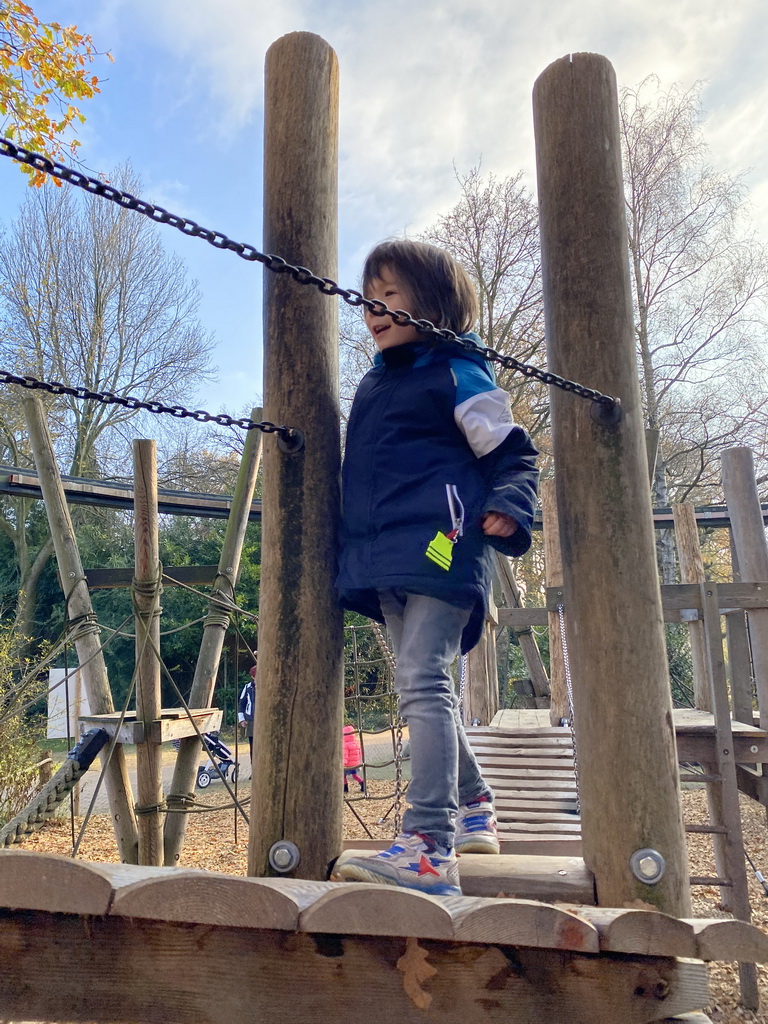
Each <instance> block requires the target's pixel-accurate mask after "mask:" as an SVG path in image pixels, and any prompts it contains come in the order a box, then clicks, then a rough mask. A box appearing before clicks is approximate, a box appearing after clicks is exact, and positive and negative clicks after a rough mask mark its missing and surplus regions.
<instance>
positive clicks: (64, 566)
mask: <svg viewBox="0 0 768 1024" xmlns="http://www.w3.org/2000/svg"><path fill="white" fill-rule="evenodd" d="M21 401H22V404H23V406H24V416H25V418H26V421H27V426H28V428H29V439H30V443H31V445H32V454H33V456H34V459H35V466H36V467H37V473H38V476H39V478H40V490H41V491H42V494H43V501H44V502H45V512H46V515H47V516H48V525H49V527H50V530H51V536H52V538H53V545H54V549H55V551H56V561H57V563H58V566H59V575H60V577H61V581H62V587H63V589H64V594H65V597H66V610H67V616H68V618H69V620H70V622H71V621H79V622H80V623H81V624H85V623H88V622H95V619H96V617H95V615H94V614H93V606H92V604H91V595H90V594H89V592H88V584H87V583H86V581H85V576H84V575H83V563H82V562H81V560H80V552H79V551H78V548H77V540H76V539H75V531H74V528H73V526H72V520H71V518H70V515H69V508H68V506H67V499H66V498H65V496H64V488H63V486H62V483H61V475H60V474H59V468H58V466H57V465H56V458H55V456H54V454H53V446H52V444H51V437H50V434H49V432H48V424H47V423H46V419H45V412H44V410H43V407H42V405H41V403H40V401H39V400H38V399H37V398H36V397H35V396H34V395H31V394H29V393H26V394H24V395H22V396H21ZM75 649H76V651H77V658H78V661H79V662H80V665H81V669H80V671H81V672H82V673H83V681H84V683H85V692H86V693H87V694H88V704H89V706H90V709H91V714H92V715H109V714H112V712H114V710H115V706H114V704H113V702H112V692H111V691H110V688H109V679H108V678H107V666H106V664H105V662H104V655H103V653H102V650H101V641H100V639H99V631H98V628H93V629H90V628H85V629H83V628H82V625H81V627H80V628H79V629H78V631H77V633H76V639H75ZM99 756H100V757H101V759H102V762H103V761H104V759H105V758H106V749H105V750H104V751H102V753H101V754H100V755H99ZM104 782H105V785H106V789H107V797H108V799H109V808H110V812H111V814H112V826H113V828H114V830H115V839H116V840H117V848H118V851H119V853H120V858H121V860H123V861H124V862H125V863H126V864H135V863H136V862H137V859H138V838H137V832H136V816H135V814H134V810H133V794H132V792H131V780H130V777H129V775H128V769H127V767H126V763H125V755H124V753H123V748H122V747H121V746H120V745H119V744H118V745H117V746H116V747H115V749H114V751H113V752H112V756H111V758H110V759H109V762H108V764H107V766H106V768H105V770H104Z"/></svg>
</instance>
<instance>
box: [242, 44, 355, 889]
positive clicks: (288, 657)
mask: <svg viewBox="0 0 768 1024" xmlns="http://www.w3.org/2000/svg"><path fill="white" fill-rule="evenodd" d="M338 84H339V83H338V62H337V59H336V54H335V53H334V52H333V50H332V49H331V47H330V46H329V45H328V44H327V43H326V42H325V41H324V40H323V39H321V38H320V37H319V36H316V35H313V34H311V33H309V32H293V33H291V34H289V35H286V36H283V37H282V38H281V39H278V40H277V42H275V43H273V44H272V46H271V47H270V48H269V50H268V51H267V58H266V70H265V100H264V247H265V249H266V251H267V252H278V253H283V254H284V255H285V256H287V257H290V258H293V259H295V260H297V262H299V263H301V264H302V265H303V266H308V267H312V268H314V269H315V270H316V271H317V272H319V273H322V274H323V275H325V276H329V277H335V275H336V266H337V223H336V222H337V149H338V141H337V138H338ZM337 321H338V315H337V306H336V302H335V300H333V299H330V298H329V297H328V296H326V295H322V294H320V292H319V291H318V290H317V289H315V288H307V287H304V288H302V287H301V286H299V285H297V284H296V282H294V281H293V280H291V279H289V278H288V276H287V275H285V274H282V275H277V274H265V276H264V401H265V415H266V417H267V419H269V420H271V421H272V422H278V423H290V424H292V425H293V424H296V425H297V426H298V427H300V428H301V430H302V431H303V432H304V436H305V439H306V444H305V447H304V448H303V449H302V450H301V451H299V452H297V453H295V454H286V453H285V452H284V451H282V450H281V449H280V448H279V446H278V445H277V444H276V443H270V444H268V445H266V446H265V451H264V518H263V539H262V571H261V599H260V619H259V685H258V687H257V695H256V719H255V729H254V743H253V746H254V770H253V789H252V802H251V815H250V817H251V827H250V842H249V854H248V873H249V874H251V875H259V876H261V875H269V874H272V873H273V872H274V869H273V868H272V866H271V865H270V862H269V851H270V848H271V847H272V845H273V844H274V843H275V842H277V841H279V840H289V841H291V842H293V843H294V844H295V845H296V846H297V847H298V849H299V852H300V856H301V862H300V864H299V866H298V868H297V869H296V870H297V872H298V875H299V876H301V877H309V878H324V877H325V875H326V872H327V869H328V864H329V863H330V861H331V860H333V858H334V857H335V856H336V855H337V854H338V853H339V851H340V849H341V829H342V810H343V800H342V797H343V793H342V788H341V786H340V785H339V779H340V772H341V730H342V719H343V698H344V687H343V619H342V612H341V609H340V607H339V604H338V601H337V598H336V594H335V592H334V589H333V581H334V576H335V565H336V545H337V537H338V523H339V514H340V495H339V476H340V461H341V454H340V453H341V445H340V439H339V420H340V413H339V388H338V353H339V337H338V324H337ZM310 325H311V328H310Z"/></svg>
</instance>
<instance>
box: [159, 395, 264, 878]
mask: <svg viewBox="0 0 768 1024" xmlns="http://www.w3.org/2000/svg"><path fill="white" fill-rule="evenodd" d="M251 419H252V420H255V421H256V422H261V419H262V410H261V409H260V408H255V409H252V410H251ZM262 440H263V434H262V433H261V431H259V430H250V431H249V432H248V434H247V436H246V439H245V446H244V448H243V457H242V459H241V460H240V468H239V470H238V473H237V482H236V484H235V494H234V497H233V498H232V514H231V515H230V517H229V519H228V520H227V529H226V532H225V534H224V541H223V543H222V545H221V555H220V557H219V564H218V566H217V568H216V576H215V579H214V581H213V587H212V591H211V594H210V596H209V598H208V613H207V615H206V617H205V621H204V623H203V636H202V639H201V641H200V651H199V653H198V656H197V662H196V663H195V674H194V677H193V679H192V686H191V688H190V692H189V703H190V704H196V705H203V706H207V705H210V704H212V703H213V691H214V687H215V685H216V677H217V675H218V671H219V662H220V661H221V652H222V649H223V647H224V636H225V634H226V631H227V629H228V628H229V623H230V619H231V616H230V613H229V609H228V608H227V606H226V605H227V603H229V604H230V605H234V603H235V583H236V580H237V577H238V574H239V570H240V557H241V555H242V551H243V544H244V543H245V531H246V529H247V527H248V508H249V507H250V504H251V502H252V500H253V492H254V489H255V487H256V479H257V477H258V474H259V466H260V465H261V452H262ZM248 667H249V668H250V665H249V666H248ZM235 692H236V693H237V690H236V691H235ZM200 749H201V744H200V740H199V739H198V738H197V736H195V735H192V734H191V733H189V734H188V738H187V739H185V740H184V741H183V742H182V743H181V744H180V746H179V752H178V754H177V756H176V764H175V766H174V769H173V779H172V780H171V785H170V790H169V793H168V806H169V807H170V808H171V809H172V811H171V813H170V814H169V815H168V816H167V819H166V822H165V833H164V840H165V855H164V856H165V863H166V864H169V865H171V866H173V865H175V864H177V863H178V860H179V857H180V856H181V849H182V846H183V843H184V835H185V832H186V827H187V817H188V816H187V815H186V814H180V813H178V812H179V811H180V810H181V809H182V808H185V807H186V806H187V797H188V794H189V793H193V792H194V789H195V778H196V774H197V766H198V764H199V760H200Z"/></svg>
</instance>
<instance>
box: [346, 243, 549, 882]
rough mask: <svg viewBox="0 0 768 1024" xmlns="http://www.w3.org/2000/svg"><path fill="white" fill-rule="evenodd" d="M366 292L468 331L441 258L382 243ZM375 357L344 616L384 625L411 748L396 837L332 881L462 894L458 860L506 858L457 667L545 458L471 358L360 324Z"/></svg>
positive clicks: (432, 251)
mask: <svg viewBox="0 0 768 1024" xmlns="http://www.w3.org/2000/svg"><path fill="white" fill-rule="evenodd" d="M362 284H363V292H364V294H365V296H366V298H370V299H378V300H381V301H382V302H384V303H385V304H386V305H387V306H388V307H389V308H390V309H400V310H406V311H407V312H409V313H410V314H411V316H412V317H414V318H422V319H426V320H429V321H431V322H432V323H433V324H435V325H436V326H438V327H446V328H450V329H451V330H453V331H454V332H455V333H457V334H460V335H462V336H463V337H464V338H465V339H469V340H470V341H471V342H472V343H473V344H474V345H476V346H477V345H479V341H480V339H479V338H478V337H477V335H475V334H471V333H468V332H469V330H470V328H471V327H472V325H473V323H474V321H475V318H476V316H477V297H476V294H475V290H474V287H473V285H472V282H471V280H470V278H469V276H468V275H467V274H466V272H465V271H464V270H463V269H462V268H461V267H460V266H459V265H458V264H457V263H456V262H455V261H454V260H453V259H452V258H451V257H450V256H449V255H448V254H447V253H445V252H443V251H442V250H440V249H437V248H435V247H434V246H430V245H426V244H425V243H422V242H413V241H410V240H408V239H397V240H394V241H390V242H384V243H382V244H381V245H378V246H376V248H375V249H373V251H372V252H371V253H370V254H369V256H368V258H367V259H366V261H365V265H364V267H363V282H362ZM366 326H367V327H368V330H369V331H370V333H371V335H372V336H373V338H374V340H375V342H376V345H377V346H378V348H379V352H378V354H377V356H376V360H375V363H374V366H373V369H371V370H370V371H369V372H368V373H367V374H366V376H365V377H364V378H363V380H362V381H361V383H360V386H359V388H358V390H357V394H356V396H355V401H354V403H353V406H352V412H351V414H350V418H349V424H348V429H347V443H346V453H345V457H344V468H343V474H342V491H343V508H344V510H343V543H342V552H341V560H340V570H339V576H338V579H337V582H336V585H337V588H338V591H339V594H340V598H341V602H342V604H343V605H344V607H346V608H349V609H351V610H353V611H357V612H361V613H362V614H364V615H368V616H369V617H370V618H372V619H375V620H377V621H379V622H382V621H383V622H385V623H386V625H387V628H388V630H389V632H390V635H391V637H392V642H393V645H394V649H395V656H396V659H397V671H396V677H395V688H396V690H397V692H398V695H399V697H400V712H401V714H402V716H403V718H405V719H406V720H407V722H408V728H409V733H410V743H411V783H410V786H409V788H408V800H409V802H410V805H411V806H410V807H409V809H408V810H407V811H406V813H405V815H404V818H403V833H402V834H401V835H400V836H398V837H397V839H396V840H395V842H394V844H393V845H392V846H391V847H390V848H389V849H388V850H385V851H383V852H381V853H377V854H374V855H371V856H364V857H354V858H350V859H349V860H346V861H345V862H343V863H342V864H341V865H339V866H338V867H337V869H336V872H335V874H334V877H335V878H340V879H342V880H347V881H366V882H384V883H387V884H390V885H398V886H405V887H407V888H414V889H420V890H421V891H423V892H428V893H432V894H458V893H460V892H461V889H460V886H459V874H458V867H457V861H456V851H457V850H458V851H462V850H464V851H465V852H468V851H470V850H473V851H474V850H477V851H483V852H489V853H498V851H499V843H498V839H497V837H496V823H495V817H494V810H493V795H492V793H491V790H490V788H489V787H488V785H487V784H486V783H485V781H484V780H483V778H482V775H481V774H480V770H479V768H478V765H477V762H476V760H475V758H474V755H473V754H472V751H471V749H470V747H469V744H468V743H467V739H466V736H465V733H464V728H463V725H462V723H461V719H460V717H459V710H458V703H457V700H456V695H455V691H454V686H453V680H452V677H451V673H450V666H451V664H452V662H453V660H454V658H455V657H456V654H457V653H458V651H459V650H461V652H462V653H465V652H466V651H468V650H470V649H471V648H472V647H474V645H475V644H476V643H477V642H478V640H479V638H480V634H481V631H482V628H483V623H484V621H485V612H486V609H487V604H488V594H489V590H490V584H491V577H492V552H491V546H492V547H494V548H496V549H497V550H499V551H501V552H503V553H504V554H506V555H514V556H516V555H521V554H523V553H524V552H525V551H527V549H528V547H529V546H530V543H531V537H530V531H531V521H532V518H533V511H534V506H535V500H536V484H537V478H538V474H537V471H536V468H535V460H536V455H537V452H536V449H535V448H534V447H533V445H532V443H531V440H530V438H529V436H528V434H527V433H526V432H525V430H523V429H522V428H521V427H519V426H516V425H515V424H514V422H513V420H512V414H511V411H510V407H509V396H508V395H507V394H506V393H505V392H504V391H502V390H501V389H499V388H498V387H496V383H495V379H494V375H493V371H492V369H491V367H490V364H489V363H488V362H487V361H486V360H485V359H484V358H483V357H482V355H481V353H480V350H479V348H478V350H477V352H475V351H469V352H466V351H464V350H463V349H461V348H459V347H458V346H457V345H455V344H451V343H450V342H447V341H440V340H438V339H434V338H433V337H431V336H429V335H425V334H423V333H421V332H419V331H418V330H417V329H416V328H415V327H406V326H398V325H397V324H395V323H394V321H393V320H392V319H391V318H390V317H388V316H373V315H372V314H371V313H369V312H366Z"/></svg>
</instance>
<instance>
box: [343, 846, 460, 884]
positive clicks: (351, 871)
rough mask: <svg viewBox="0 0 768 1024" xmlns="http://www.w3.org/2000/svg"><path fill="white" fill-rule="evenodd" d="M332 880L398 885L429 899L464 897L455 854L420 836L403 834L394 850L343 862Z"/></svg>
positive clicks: (392, 847) (392, 848) (347, 859)
mask: <svg viewBox="0 0 768 1024" xmlns="http://www.w3.org/2000/svg"><path fill="white" fill-rule="evenodd" d="M331 878H332V879H334V880H335V881H341V882H379V883H382V884H384V885H397V886H401V887H402V888H405V889H418V890H419V892H426V893H428V894H429V895H430V896H461V884H460V882H459V867H458V861H457V858H456V854H455V853H454V851H453V850H447V851H446V850H444V849H442V848H441V847H439V846H438V845H437V844H436V843H434V842H433V840H432V839H431V838H430V837H429V836H425V835H422V834H421V833H419V832H403V833H402V834H401V835H399V836H398V837H397V839H395V841H394V843H393V844H392V846H390V847H389V848H388V849H387V850H381V851H380V852H379V853H375V854H370V855H369V856H365V857H362V856H360V857H348V858H346V859H343V860H342V861H341V862H340V863H339V864H337V866H336V868H334V871H333V873H332V875H331Z"/></svg>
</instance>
